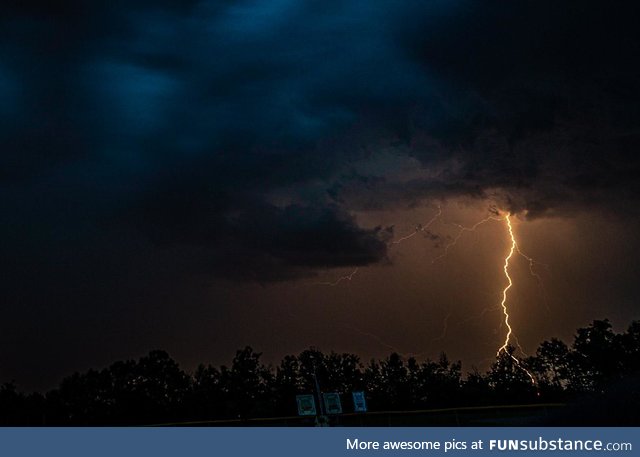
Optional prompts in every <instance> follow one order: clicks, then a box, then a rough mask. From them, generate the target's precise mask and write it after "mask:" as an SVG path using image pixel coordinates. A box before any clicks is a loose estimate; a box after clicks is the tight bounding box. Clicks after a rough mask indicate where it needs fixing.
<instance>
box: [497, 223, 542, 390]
mask: <svg viewBox="0 0 640 457" xmlns="http://www.w3.org/2000/svg"><path fill="white" fill-rule="evenodd" d="M510 216H511V215H510V214H508V213H507V214H506V215H505V217H504V220H505V222H506V223H507V229H508V231H509V237H510V238H511V247H510V248H509V254H507V256H506V257H505V258H504V266H503V270H504V276H505V277H506V278H507V281H508V284H507V286H506V287H505V288H504V290H503V291H502V301H501V302H500V306H501V307H502V313H503V315H504V325H505V327H507V334H506V336H505V339H504V343H503V344H502V346H500V347H499V348H498V351H497V352H496V357H499V356H500V353H502V352H504V353H505V354H507V355H508V356H509V357H510V358H511V359H512V360H513V362H514V363H515V364H516V365H517V366H518V367H519V368H520V369H521V370H522V371H524V372H525V373H526V374H527V376H529V379H530V380H531V383H532V384H534V385H535V383H536V380H535V378H534V377H533V375H532V374H531V373H530V372H529V370H527V369H526V368H525V367H524V366H523V365H522V364H521V363H520V361H519V360H518V359H517V358H516V357H515V356H514V355H513V354H512V353H511V352H509V350H508V349H507V348H508V346H509V340H510V339H511V335H512V334H513V329H512V328H511V325H510V324H509V309H508V308H507V292H509V289H511V287H512V286H513V280H512V279H511V276H510V275H509V260H511V257H513V254H514V253H515V252H517V253H519V254H521V255H524V254H522V253H521V252H520V250H519V248H518V243H517V241H516V237H515V235H514V234H513V225H511V217H510ZM525 257H526V256H525ZM526 258H528V259H530V258H529V257H526ZM531 262H533V259H531V260H530V263H529V265H531ZM514 339H515V335H514ZM516 341H517V340H516ZM518 346H520V343H518ZM520 350H522V348H520Z"/></svg>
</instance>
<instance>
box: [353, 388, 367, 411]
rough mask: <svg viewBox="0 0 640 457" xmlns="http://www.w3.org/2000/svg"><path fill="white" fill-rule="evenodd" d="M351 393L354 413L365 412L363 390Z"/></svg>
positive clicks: (365, 403)
mask: <svg viewBox="0 0 640 457" xmlns="http://www.w3.org/2000/svg"><path fill="white" fill-rule="evenodd" d="M351 395H353V410H354V411H355V412H356V413H366V412H367V400H366V399H365V397H364V392H362V391H360V392H351Z"/></svg>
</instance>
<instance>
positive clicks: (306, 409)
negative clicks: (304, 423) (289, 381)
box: [296, 395, 316, 416]
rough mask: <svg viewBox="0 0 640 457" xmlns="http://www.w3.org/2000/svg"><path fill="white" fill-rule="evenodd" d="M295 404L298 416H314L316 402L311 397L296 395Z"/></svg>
mask: <svg viewBox="0 0 640 457" xmlns="http://www.w3.org/2000/svg"><path fill="white" fill-rule="evenodd" d="M296 403H298V415H300V416H315V415H316V401H315V399H314V398H313V395H296Z"/></svg>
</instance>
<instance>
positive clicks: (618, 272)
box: [0, 0, 640, 390]
mask: <svg viewBox="0 0 640 457" xmlns="http://www.w3.org/2000/svg"><path fill="white" fill-rule="evenodd" d="M634 3H635V2H613V3H612V2H604V1H602V2H591V1H565V2H558V1H555V0H554V1H544V0H543V1H540V0H537V1H525V0H523V1H517V2H499V1H483V2H478V1H455V0H447V1H444V0H442V1H436V0H432V1H391V0H389V1H372V0H368V1H357V0H343V1H334V0H323V1H316V0H307V1H302V0H296V1H293V0H270V1H268V0H262V1H257V0H253V1H247V0H233V1H228V0H211V1H206V0H204V1H180V2H178V1H172V0H164V1H163V0H157V1H138V2H125V1H120V0H112V1H96V2H80V1H61V2H42V3H39V2H32V1H28V0H27V1H20V2H18V1H15V2H14V1H11V0H10V1H8V2H7V1H4V2H2V5H0V145H1V148H0V214H1V216H0V221H1V223H0V260H1V262H0V291H1V293H0V300H1V302H0V305H1V307H2V314H1V316H0V382H4V381H9V380H12V379H13V380H15V381H16V382H17V383H18V385H19V386H20V387H21V388H23V389H27V390H29V389H47V388H50V387H53V386H54V385H55V384H56V383H57V382H58V381H59V380H60V379H61V377H62V376H64V375H67V374H70V373H71V372H73V371H75V370H86V369H88V368H91V367H94V368H99V367H102V366H105V365H107V364H109V363H111V362H113V361H115V360H118V359H126V358H133V357H139V356H141V355H143V354H145V353H146V352H148V351H149V350H150V349H154V348H162V349H165V350H167V351H168V352H169V353H170V354H171V355H172V356H173V357H174V358H175V359H176V360H178V362H180V363H181V365H182V366H183V367H185V368H187V369H192V368H193V367H194V366H195V365H196V364H197V363H198V362H211V363H214V364H220V363H229V362H230V360H231V358H232V357H233V354H234V352H235V350H236V349H238V348H240V347H243V346H245V345H251V346H253V347H254V349H256V350H258V351H261V352H263V353H264V356H263V357H264V359H265V361H267V362H277V361H278V359H279V358H280V357H281V356H283V355H284V354H288V353H297V352H299V351H301V350H303V349H305V348H308V347H309V346H316V347H319V348H320V349H322V350H324V351H330V350H335V351H338V352H343V351H346V352H353V353H356V354H358V355H360V356H361V357H362V358H363V359H364V360H366V359H368V358H370V357H383V356H386V355H388V354H389V353H390V352H391V351H392V350H395V351H398V352H400V353H402V354H404V355H412V354H413V355H417V356H418V357H419V358H426V357H430V358H434V357H437V356H438V354H439V352H440V351H441V350H445V351H447V353H448V354H449V356H450V357H451V358H454V359H462V360H463V362H464V365H463V370H464V371H469V370H471V368H472V366H477V367H479V368H481V369H486V368H487V367H488V366H489V364H490V363H491V361H492V360H493V357H494V356H495V352H496V349H497V347H498V346H500V344H502V340H503V339H504V334H505V328H504V325H502V326H501V322H502V314H501V311H500V310H499V309H498V308H497V307H496V305H497V304H499V302H500V297H501V293H502V289H503V288H504V286H505V283H506V279H505V276H504V272H503V270H502V267H503V263H504V257H505V255H506V253H507V252H508V250H509V240H508V232H507V229H506V225H505V223H504V221H496V220H491V221H489V222H487V223H486V224H483V225H481V226H479V227H478V229H477V230H476V231H475V232H472V233H471V232H469V233H466V232H465V233H464V235H463V236H462V237H461V238H460V239H459V240H458V242H457V243H456V245H455V246H450V247H449V248H448V249H446V246H447V245H449V244H450V243H451V242H452V240H453V239H454V238H455V237H456V234H457V233H458V230H459V228H458V225H456V224H460V225H462V226H466V227H469V226H472V225H473V224H475V223H476V222H478V221H480V220H482V219H483V218H486V217H488V216H491V215H496V214H499V215H502V216H504V215H505V214H508V213H511V214H512V216H511V220H512V221H513V226H514V232H515V236H516V237H517V240H518V243H519V247H520V248H521V250H522V251H523V252H524V253H525V254H526V255H528V256H531V257H532V258H534V259H536V260H537V261H539V262H540V263H536V264H535V272H536V273H537V274H538V275H539V277H540V279H542V283H539V282H538V280H537V278H536V277H533V276H531V274H530V272H529V264H528V262H527V261H526V259H524V258H523V257H521V256H516V257H514V259H513V262H512V269H511V271H512V277H513V279H514V286H513V288H512V289H511V290H510V295H509V307H510V311H511V316H512V319H511V322H512V325H513V328H514V331H515V333H516V335H517V336H518V339H519V342H520V344H521V345H522V347H523V349H525V351H527V352H534V351H535V349H536V347H537V345H538V344H539V343H540V342H541V341H542V340H543V339H547V338H550V337H552V336H557V337H561V338H563V339H565V340H567V341H570V338H571V336H572V334H573V332H574V331H575V329H576V328H577V327H579V326H585V325H587V324H588V323H589V322H590V321H592V320H593V319H602V318H605V317H608V318H610V319H611V320H612V322H613V324H614V328H615V329H616V330H624V328H625V326H626V325H627V324H628V323H629V322H630V321H631V320H632V319H639V318H640V308H639V307H638V296H639V292H640V281H638V279H639V273H640V262H639V260H638V259H640V238H639V237H638V233H639V230H640V205H639V203H640V60H639V59H638V56H640V27H638V21H639V19H640V15H639V14H638V12H637V11H636V8H634V7H633V5H634ZM439 211H440V212H441V216H440V218H438V219H436V220H435V221H434V222H433V223H432V224H431V225H430V226H429V228H428V229H424V227H425V225H426V223H427V222H428V221H430V220H431V219H432V218H433V217H434V216H435V215H436V214H437V213H438V212H439ZM420 224H422V225H420ZM423 229H424V230H423ZM416 230H417V232H416ZM412 233H415V236H412V237H411V238H409V239H406V240H405V241H403V242H402V243H400V244H393V241H394V240H395V241H397V240H398V239H400V238H401V237H403V236H407V235H411V234H412ZM445 250H447V256H446V257H442V258H440V257H441V255H442V254H443V253H444V251H445ZM434 259H436V260H434ZM356 269H357V272H356V273H355V274H353V275H352V274H351V273H353V272H354V271H355V270H356ZM346 275H349V276H350V278H351V279H350V280H349V279H345V280H339V278H341V277H343V276H346ZM332 284H334V285H332Z"/></svg>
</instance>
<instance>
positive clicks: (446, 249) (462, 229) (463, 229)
mask: <svg viewBox="0 0 640 457" xmlns="http://www.w3.org/2000/svg"><path fill="white" fill-rule="evenodd" d="M501 220H502V218H500V217H496V216H489V217H486V218H484V219H482V220H481V221H479V222H476V223H475V224H473V225H472V226H471V227H463V226H462V225H460V224H455V223H454V224H452V225H455V226H456V227H458V228H459V229H460V230H459V231H458V233H457V234H456V236H455V237H454V238H453V241H451V242H450V243H448V244H447V245H446V246H445V247H444V252H443V253H442V254H440V255H439V256H438V257H436V258H435V259H433V260H432V261H431V263H432V264H434V263H436V262H437V261H438V260H440V259H442V258H444V257H446V256H447V254H449V249H450V248H451V247H453V246H455V245H456V244H457V243H458V240H459V239H460V238H461V237H462V235H464V234H465V232H475V231H476V229H477V228H478V227H480V226H481V225H482V224H486V223H487V222H490V221H501Z"/></svg>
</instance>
